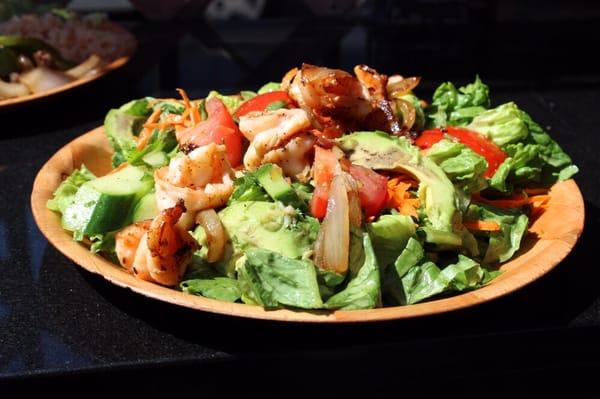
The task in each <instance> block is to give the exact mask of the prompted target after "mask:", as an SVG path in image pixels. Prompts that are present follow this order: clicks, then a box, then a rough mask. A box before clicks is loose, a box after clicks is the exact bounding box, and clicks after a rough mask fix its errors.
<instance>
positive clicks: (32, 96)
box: [0, 53, 133, 108]
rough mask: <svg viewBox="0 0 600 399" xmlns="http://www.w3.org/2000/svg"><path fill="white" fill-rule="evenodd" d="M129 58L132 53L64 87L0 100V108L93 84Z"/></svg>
mask: <svg viewBox="0 0 600 399" xmlns="http://www.w3.org/2000/svg"><path fill="white" fill-rule="evenodd" d="M131 57H133V53H132V54H130V55H126V56H123V57H120V58H117V59H116V60H114V61H111V62H110V63H108V64H107V65H104V66H103V67H101V68H99V69H98V70H97V71H96V72H94V73H91V74H87V75H86V76H84V77H82V78H79V79H76V80H74V81H72V82H69V83H67V84H66V85H63V86H59V87H55V88H54V89H52V90H48V91H43V92H40V93H34V94H28V95H26V96H20V97H12V98H7V99H4V100H0V108H3V107H9V106H13V105H17V104H23V103H29V102H32V101H36V100H39V99H42V98H46V97H49V96H53V95H55V94H58V93H62V92H65V91H68V90H72V89H74V88H76V87H79V86H82V85H85V84H87V83H90V82H93V81H94V80H96V79H100V78H101V77H103V76H104V75H106V74H107V73H109V72H111V71H114V70H115V69H118V68H121V67H122V66H123V65H125V64H126V63H127V62H128V61H129V60H130V59H131Z"/></svg>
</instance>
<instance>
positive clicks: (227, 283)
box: [179, 277, 242, 302]
mask: <svg viewBox="0 0 600 399" xmlns="http://www.w3.org/2000/svg"><path fill="white" fill-rule="evenodd" d="M179 286H180V287H181V290H182V291H183V292H185V293H188V294H193V295H202V296H205V297H207V298H212V299H218V300H220V301H227V302H235V301H237V300H238V299H240V298H241V296H242V293H241V291H240V286H239V282H238V281H237V280H234V279H232V278H229V277H215V278H213V279H210V280H206V279H194V280H185V281H183V282H182V283H181V284H180V285H179Z"/></svg>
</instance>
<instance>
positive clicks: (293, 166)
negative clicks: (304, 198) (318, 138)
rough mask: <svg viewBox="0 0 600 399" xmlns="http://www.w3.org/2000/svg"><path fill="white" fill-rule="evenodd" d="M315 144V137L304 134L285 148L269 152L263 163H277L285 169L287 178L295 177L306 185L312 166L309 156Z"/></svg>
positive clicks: (292, 140)
mask: <svg viewBox="0 0 600 399" xmlns="http://www.w3.org/2000/svg"><path fill="white" fill-rule="evenodd" d="M314 144H315V136H313V135H312V134H309V133H302V134H300V135H298V136H296V137H294V138H293V139H291V140H290V141H289V142H288V143H287V144H286V145H284V146H283V147H281V148H277V149H275V150H271V151H269V152H267V153H266V154H265V156H264V157H263V163H275V164H277V165H279V166H280V167H281V168H282V169H283V171H284V173H285V174H286V175H287V176H293V177H295V178H296V179H297V180H299V181H301V182H305V183H306V182H307V181H308V179H309V178H310V166H311V160H310V159H309V156H308V155H309V153H310V152H311V151H312V149H313V145H314Z"/></svg>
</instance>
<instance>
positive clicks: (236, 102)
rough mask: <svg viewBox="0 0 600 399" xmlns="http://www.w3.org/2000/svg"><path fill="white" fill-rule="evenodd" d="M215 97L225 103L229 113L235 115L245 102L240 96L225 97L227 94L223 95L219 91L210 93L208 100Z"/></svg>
mask: <svg viewBox="0 0 600 399" xmlns="http://www.w3.org/2000/svg"><path fill="white" fill-rule="evenodd" d="M213 97H217V98H218V99H219V100H221V101H222V102H223V104H225V107H227V110H228V111H229V113H231V114H233V113H234V112H235V110H237V109H238V107H239V106H240V104H241V103H242V102H243V101H242V98H241V96H238V95H231V96H228V95H225V94H221V93H219V92H218V91H214V90H213V91H211V92H210V93H208V96H206V99H207V100H208V99H211V98H213Z"/></svg>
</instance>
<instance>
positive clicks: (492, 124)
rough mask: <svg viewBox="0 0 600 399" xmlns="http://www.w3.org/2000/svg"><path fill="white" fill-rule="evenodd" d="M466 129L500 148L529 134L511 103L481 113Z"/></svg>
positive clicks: (517, 110)
mask: <svg viewBox="0 0 600 399" xmlns="http://www.w3.org/2000/svg"><path fill="white" fill-rule="evenodd" d="M467 128H468V129H470V130H473V131H476V132H477V133H479V134H481V135H483V136H484V137H486V138H487V139H488V140H490V141H491V142H493V143H494V144H496V145H497V146H500V147H502V146H504V145H506V144H510V143H517V142H519V141H522V140H524V139H525V138H526V137H527V135H528V134H529V131H528V129H527V125H526V124H525V122H523V120H522V119H521V110H520V109H519V108H518V107H517V105H516V104H515V103H513V102H509V103H506V104H502V105H500V106H498V107H496V108H492V109H489V110H487V111H485V112H483V113H482V114H480V115H478V116H476V117H475V118H474V119H473V121H472V122H471V123H470V124H469V126H467Z"/></svg>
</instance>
